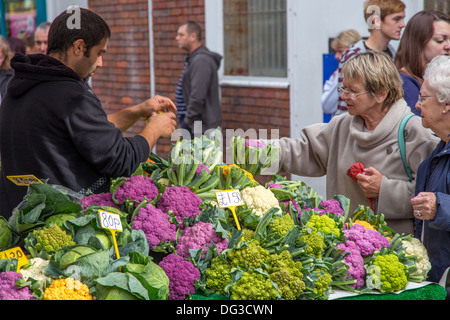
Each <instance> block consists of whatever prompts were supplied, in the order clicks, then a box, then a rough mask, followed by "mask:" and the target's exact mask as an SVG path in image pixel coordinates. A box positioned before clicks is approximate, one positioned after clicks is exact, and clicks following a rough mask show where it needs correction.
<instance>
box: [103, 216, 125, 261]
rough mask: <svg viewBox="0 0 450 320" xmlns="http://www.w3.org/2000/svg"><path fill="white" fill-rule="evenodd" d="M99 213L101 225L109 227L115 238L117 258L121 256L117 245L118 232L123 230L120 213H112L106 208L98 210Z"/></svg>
mask: <svg viewBox="0 0 450 320" xmlns="http://www.w3.org/2000/svg"><path fill="white" fill-rule="evenodd" d="M98 215H99V218H100V225H101V226H102V228H103V229H108V230H109V231H110V232H111V234H112V238H113V242H114V249H115V250H116V256H117V259H119V258H120V255H119V247H118V246H117V239H116V232H122V231H123V227H122V221H120V215H118V214H117V213H112V212H108V211H104V210H98Z"/></svg>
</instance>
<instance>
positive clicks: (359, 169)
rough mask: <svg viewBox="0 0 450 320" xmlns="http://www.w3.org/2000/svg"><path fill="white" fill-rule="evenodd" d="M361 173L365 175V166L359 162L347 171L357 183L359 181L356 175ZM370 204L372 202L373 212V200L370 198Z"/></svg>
mask: <svg viewBox="0 0 450 320" xmlns="http://www.w3.org/2000/svg"><path fill="white" fill-rule="evenodd" d="M359 173H364V165H363V164H362V163H361V162H357V163H355V164H354V165H352V166H351V167H350V168H348V170H347V175H348V176H349V177H350V178H352V179H353V180H354V181H357V180H358V179H356V175H357V174H359ZM369 202H370V209H372V210H373V201H372V199H370V198H369Z"/></svg>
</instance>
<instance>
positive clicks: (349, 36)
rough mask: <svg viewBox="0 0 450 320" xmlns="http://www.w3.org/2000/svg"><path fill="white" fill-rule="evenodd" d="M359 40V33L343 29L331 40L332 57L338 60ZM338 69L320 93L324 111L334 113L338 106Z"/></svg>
mask: <svg viewBox="0 0 450 320" xmlns="http://www.w3.org/2000/svg"><path fill="white" fill-rule="evenodd" d="M359 40H361V35H360V34H359V33H358V31H356V30H354V29H350V30H345V31H342V32H341V33H339V35H338V36H337V37H336V38H334V39H333V41H332V42H331V48H332V49H333V50H334V51H335V55H334V58H335V59H336V60H337V61H339V60H340V59H341V56H342V54H343V53H344V52H345V51H347V49H348V48H349V47H350V46H351V45H352V44H354V43H356V42H358V41H359ZM337 88H338V69H336V70H335V71H334V73H333V74H332V75H331V76H330V78H329V79H328V80H327V81H325V83H324V85H323V93H322V109H323V112H324V113H327V114H334V113H335V112H336V110H337V106H338V99H339V96H338V91H337Z"/></svg>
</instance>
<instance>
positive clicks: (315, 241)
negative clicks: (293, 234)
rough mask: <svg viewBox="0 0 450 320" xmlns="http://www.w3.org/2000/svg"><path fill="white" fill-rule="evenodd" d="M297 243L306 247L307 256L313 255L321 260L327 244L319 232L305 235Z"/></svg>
mask: <svg viewBox="0 0 450 320" xmlns="http://www.w3.org/2000/svg"><path fill="white" fill-rule="evenodd" d="M297 242H298V243H304V244H305V245H306V246H305V249H304V252H305V253H306V254H307V255H312V256H315V257H317V258H319V259H320V258H322V252H323V251H324V250H325V248H326V243H325V239H324V237H323V236H322V235H321V234H320V233H318V232H317V231H312V232H310V233H305V234H303V235H302V236H300V237H299V238H298V240H297Z"/></svg>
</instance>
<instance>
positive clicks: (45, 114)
mask: <svg viewBox="0 0 450 320" xmlns="http://www.w3.org/2000/svg"><path fill="white" fill-rule="evenodd" d="M11 66H12V68H13V69H14V70H15V75H14V76H13V78H11V81H10V84H9V87H8V91H7V93H6V96H5V97H4V100H3V103H2V107H1V108H0V145H1V148H0V149H1V166H2V167H1V175H0V214H1V215H2V216H5V217H8V216H9V215H10V214H11V212H12V210H13V208H15V207H16V206H17V205H18V204H19V202H20V201H21V200H22V199H23V197H24V195H25V193H26V191H27V188H26V187H19V186H16V185H15V184H13V183H12V182H11V181H9V179H7V176H9V175H30V174H31V175H34V176H36V177H37V178H39V179H41V180H45V181H48V183H49V184H55V185H62V186H64V187H67V188H70V189H72V190H73V191H75V192H80V193H83V192H85V191H86V190H87V189H88V188H89V189H91V191H93V192H95V193H100V192H105V191H109V184H110V178H114V177H119V176H126V175H130V174H132V173H133V172H134V171H135V170H136V168H137V167H138V166H139V164H140V163H142V162H143V161H145V160H146V159H147V158H148V155H149V152H150V148H149V145H148V143H147V141H146V140H145V139H144V137H141V136H136V137H134V138H125V137H124V136H123V134H122V132H121V131H120V130H119V129H117V128H116V127H115V126H114V125H113V124H112V123H111V122H109V121H108V120H107V115H106V113H105V111H104V110H103V108H102V104H101V103H100V101H99V99H98V98H97V97H96V95H95V94H94V93H93V92H92V91H91V90H90V88H89V87H88V85H87V84H86V83H85V82H84V81H83V80H82V79H81V78H80V77H79V76H78V75H77V74H76V73H75V72H74V71H73V70H72V69H70V68H68V67H67V66H65V65H64V64H62V63H61V62H60V61H58V60H56V59H54V58H52V57H49V56H46V55H42V54H34V55H28V56H24V55H22V54H17V55H15V56H14V58H13V59H12V61H11Z"/></svg>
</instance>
